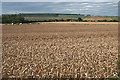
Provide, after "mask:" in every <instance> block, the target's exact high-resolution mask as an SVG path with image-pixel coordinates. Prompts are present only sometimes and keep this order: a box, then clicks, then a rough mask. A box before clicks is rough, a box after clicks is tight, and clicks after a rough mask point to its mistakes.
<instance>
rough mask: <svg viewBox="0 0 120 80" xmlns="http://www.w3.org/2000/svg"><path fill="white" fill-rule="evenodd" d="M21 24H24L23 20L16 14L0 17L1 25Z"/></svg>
mask: <svg viewBox="0 0 120 80" xmlns="http://www.w3.org/2000/svg"><path fill="white" fill-rule="evenodd" d="M23 22H26V21H25V19H24V18H23V17H21V16H20V15H17V14H14V15H3V16H2V23H23Z"/></svg>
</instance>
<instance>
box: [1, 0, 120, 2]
mask: <svg viewBox="0 0 120 80" xmlns="http://www.w3.org/2000/svg"><path fill="white" fill-rule="evenodd" d="M2 2H119V0H2Z"/></svg>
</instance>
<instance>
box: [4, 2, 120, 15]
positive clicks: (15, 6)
mask: <svg viewBox="0 0 120 80" xmlns="http://www.w3.org/2000/svg"><path fill="white" fill-rule="evenodd" d="M4 1H9V0H4ZM22 1H23V0H22ZM35 1H37V0H35ZM82 1H88V0H82ZM93 1H94V0H93ZM96 1H103V0H96ZM104 1H107V0H104ZM110 1H111V2H110ZM112 1H113V2H112ZM116 1H117V0H116ZM2 10H3V11H2V13H4V14H8V13H70V14H90V15H102V16H117V15H118V2H115V0H109V2H3V3H2Z"/></svg>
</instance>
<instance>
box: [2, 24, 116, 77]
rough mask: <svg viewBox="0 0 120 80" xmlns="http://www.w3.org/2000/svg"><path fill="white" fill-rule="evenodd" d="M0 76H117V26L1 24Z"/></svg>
mask: <svg viewBox="0 0 120 80" xmlns="http://www.w3.org/2000/svg"><path fill="white" fill-rule="evenodd" d="M2 28H3V29H2V30H3V31H2V32H3V34H2V35H3V37H2V38H3V71H2V74H3V77H7V78H8V77H9V78H11V77H23V78H25V77H30V76H32V77H39V78H56V77H58V78H70V77H72V78H93V77H94V78H108V77H118V76H117V63H116V62H117V59H118V31H117V30H118V24H117V23H110V24H109V23H104V24H103V23H102V24H101V23H99V24H97V23H94V24H92V23H89V24H86V23H84V24H83V23H36V24H22V25H3V27H2Z"/></svg>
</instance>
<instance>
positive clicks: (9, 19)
mask: <svg viewBox="0 0 120 80" xmlns="http://www.w3.org/2000/svg"><path fill="white" fill-rule="evenodd" d="M32 22H88V21H86V20H83V19H82V18H80V17H79V18H77V19H48V20H33V21H28V20H25V18H24V17H23V16H21V15H19V14H12V15H2V23H14V24H16V23H32ZM93 22H94V21H93ZM97 22H119V21H118V20H110V21H107V20H98V21H97Z"/></svg>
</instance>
